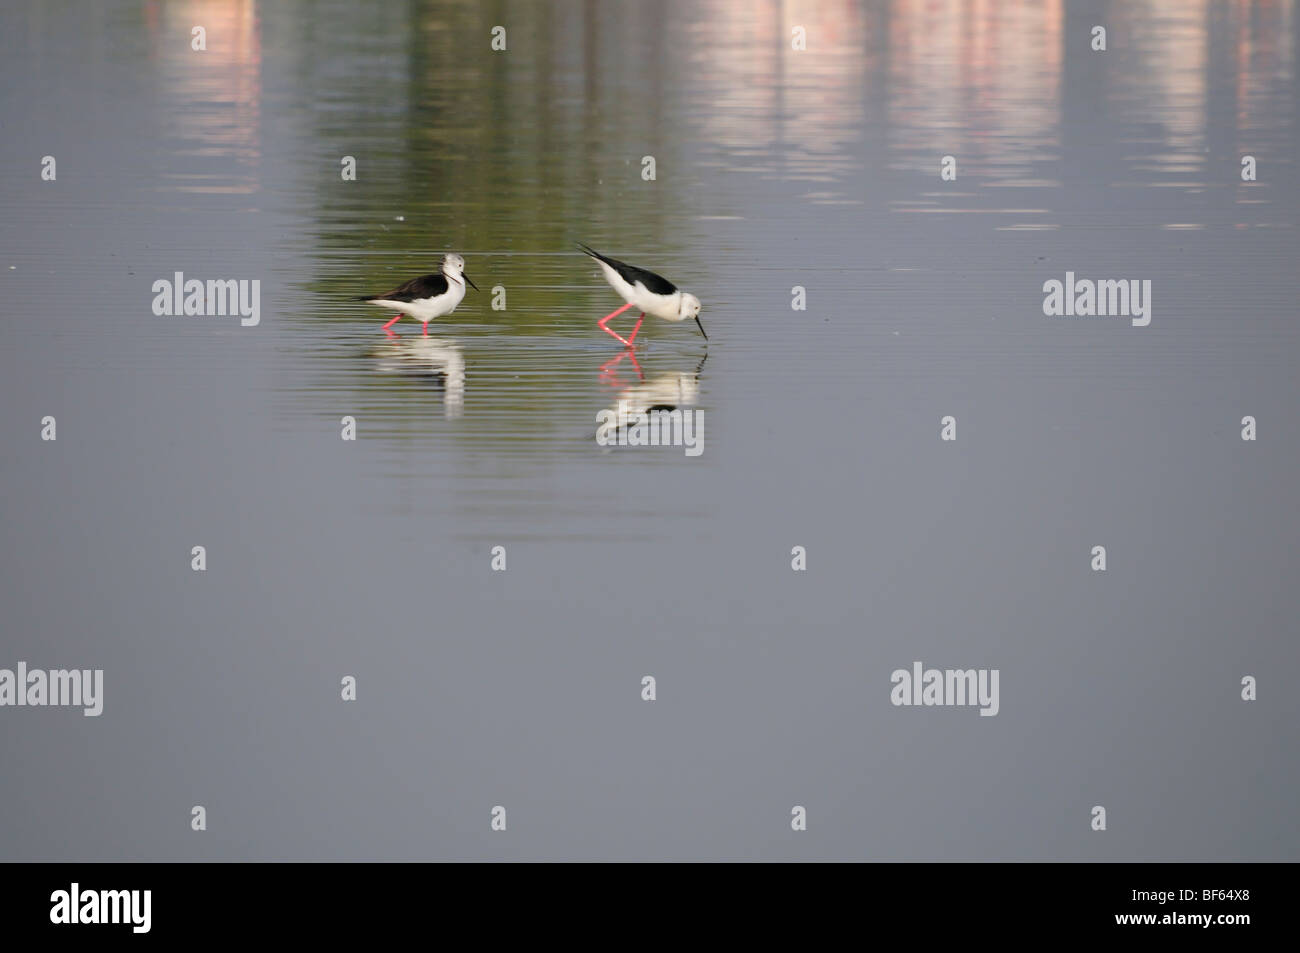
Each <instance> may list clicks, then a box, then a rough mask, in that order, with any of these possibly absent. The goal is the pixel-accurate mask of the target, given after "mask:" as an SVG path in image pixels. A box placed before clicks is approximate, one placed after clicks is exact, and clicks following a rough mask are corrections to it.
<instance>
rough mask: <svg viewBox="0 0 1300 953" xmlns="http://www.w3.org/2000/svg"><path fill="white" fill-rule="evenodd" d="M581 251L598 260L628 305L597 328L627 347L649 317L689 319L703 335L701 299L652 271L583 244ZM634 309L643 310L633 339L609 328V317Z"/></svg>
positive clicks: (706, 338)
mask: <svg viewBox="0 0 1300 953" xmlns="http://www.w3.org/2000/svg"><path fill="white" fill-rule="evenodd" d="M578 248H579V249H580V250H581V251H582V253H583V254H584V255H588V256H590V257H591V258H593V259H595V261H596V264H598V265H600V270H601V271H602V272H604V273H605V280H606V281H608V282H609V284H610V286H611V287H612V288H613V289H614V290H615V291H617V292H618V293H619V294H620V295H621V296H622V297H623V300H624V301H626V302H627V304H625V305H623V307H621V308H619V309H618V310H617V311H611V312H610V313H609V314H607V315H605V316H604V317H603V318H601V319H600V320H599V321H597V322H596V326H597V327H599V328H600V329H601V330H602V331H604V332H605V333H606V334H610V335H613V336H614V337H616V338H618V339H619V340H620V341H622V342H623V343H624V344H626V345H627V346H628V347H632V345H633V342H634V341H636V333H637V331H639V330H641V322H642V321H644V320H645V316H646V315H647V314H653V315H654V316H655V317H657V318H663V319H664V320H665V321H685V320H686V319H687V318H694V319H695V323H696V324H697V325H699V328H700V333H701V334H704V325H703V324H700V299H699V298H697V297H695V295H693V294H689V293H688V292H685V291H682V290H681V289H680V288H678V287H677V286H676V285H674V284H673V283H672V282H671V281H669V280H668V279H667V278H663V277H661V276H659V275H656V274H655V273H654V272H653V271H646V270H645V269H644V268H637V267H636V266H635V265H629V264H627V263H626V262H621V261H619V260H618V259H616V258H609V257H607V256H605V255H602V254H601V253H600V252H598V251H595V250H594V249H592V248H589V247H587V246H586V245H584V244H582V242H578ZM633 307H635V308H639V309H640V310H641V317H640V318H639V319H637V322H636V327H634V328H633V329H632V336H631V337H630V338H625V337H623V336H622V335H621V334H619V333H618V332H617V331H613V330H611V329H610V328H608V327H606V324H607V323H608V321H609V319H610V318H613V317H616V316H618V315H620V314H622V313H623V312H624V311H626V310H627V309H628V308H633ZM708 339H709V336H708V335H707V334H704V340H706V341H707V340H708Z"/></svg>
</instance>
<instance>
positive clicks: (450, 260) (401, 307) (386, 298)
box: [357, 254, 478, 337]
mask: <svg viewBox="0 0 1300 953" xmlns="http://www.w3.org/2000/svg"><path fill="white" fill-rule="evenodd" d="M467 281H469V286H470V287H471V288H473V289H474V290H475V291H478V285H476V284H474V282H472V281H470V278H469V275H467V274H465V259H464V258H462V257H460V255H454V254H453V255H444V256H443V259H442V273H441V274H437V275H421V276H420V277H419V278H412V279H411V280H410V281H408V282H406V283H405V284H404V285H401V286H399V287H397V288H394V289H393V290H392V291H386V292H384V293H383V294H376V295H362V296H361V297H359V298H357V300H358V301H365V302H367V303H368V304H373V305H378V306H379V307H381V308H392V309H393V310H395V311H398V312H400V313H399V314H398V315H397V316H396V317H394V318H393V320H391V321H389V322H388V323H387V324H385V325H384V333H385V334H387V335H388V336H389V337H397V335H395V334H394V333H393V332H392V331H390V330H389V328H391V327H392V326H393V325H394V324H396V323H397V322H398V321H399V320H401V317H402V314H409V315H410V316H411V317H413V318H415V319H416V320H417V321H423V322H424V333H425V335H428V333H429V322H430V321H432V320H433V319H434V318H440V317H442V316H443V315H444V314H451V313H452V312H453V311H455V310H456V305H458V304H460V302H461V300H462V299H463V298H464V297H465V282H467Z"/></svg>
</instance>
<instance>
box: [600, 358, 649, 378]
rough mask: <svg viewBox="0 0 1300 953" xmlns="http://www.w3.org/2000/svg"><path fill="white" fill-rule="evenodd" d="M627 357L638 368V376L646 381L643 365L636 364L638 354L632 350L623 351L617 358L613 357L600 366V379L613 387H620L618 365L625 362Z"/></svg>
mask: <svg viewBox="0 0 1300 953" xmlns="http://www.w3.org/2000/svg"><path fill="white" fill-rule="evenodd" d="M625 357H630V358H631V359H632V366H633V367H634V368H636V376H637V377H638V378H640V379H641V380H645V374H644V373H642V371H641V365H640V364H638V363H637V362H636V353H635V352H634V351H632V350H626V351H622V352H621V353H619V354H618V355H617V356H616V357H613V358H611V359H610V360H608V361H606V362H605V363H604V364H602V365H600V376H599V378H598V379H599V380H602V381H604V382H605V383H607V384H610V385H612V386H618V385H619V379H618V365H619V364H621V363H622V362H623V358H625Z"/></svg>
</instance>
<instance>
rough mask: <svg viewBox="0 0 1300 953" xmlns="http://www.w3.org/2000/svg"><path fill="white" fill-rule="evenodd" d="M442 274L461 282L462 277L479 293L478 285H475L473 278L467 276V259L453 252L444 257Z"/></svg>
mask: <svg viewBox="0 0 1300 953" xmlns="http://www.w3.org/2000/svg"><path fill="white" fill-rule="evenodd" d="M442 273H443V274H444V275H446V276H447V277H448V278H452V279H454V280H457V281H459V280H460V279H461V278H462V277H463V278H464V279H465V280H466V281H468V282H469V286H470V287H471V288H473V289H474V290H475V291H478V285H476V284H474V281H473V279H472V278H470V276H469V275H467V274H465V259H464V258H462V257H460V255H457V254H456V253H455V252H452V253H451V254H450V255H443V256H442Z"/></svg>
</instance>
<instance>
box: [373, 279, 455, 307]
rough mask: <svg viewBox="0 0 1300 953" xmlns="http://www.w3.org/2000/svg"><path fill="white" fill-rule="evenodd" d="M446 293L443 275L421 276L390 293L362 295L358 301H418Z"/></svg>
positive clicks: (445, 280) (445, 282)
mask: <svg viewBox="0 0 1300 953" xmlns="http://www.w3.org/2000/svg"><path fill="white" fill-rule="evenodd" d="M446 293H447V278H446V276H445V275H421V276H420V277H419V278H412V279H411V280H410V281H408V282H406V284H404V285H401V286H399V287H397V288H394V289H393V290H392V291H388V292H385V293H384V294H377V295H362V296H361V297H360V298H358V299H357V300H358V301H380V300H382V301H419V300H421V299H423V298H436V297H438V295H441V294H446Z"/></svg>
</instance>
